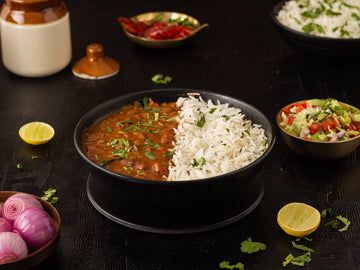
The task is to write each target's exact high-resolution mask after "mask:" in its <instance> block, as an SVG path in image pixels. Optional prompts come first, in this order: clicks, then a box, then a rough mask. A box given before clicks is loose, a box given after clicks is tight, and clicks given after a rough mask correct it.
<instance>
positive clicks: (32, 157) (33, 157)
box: [31, 156, 39, 159]
mask: <svg viewBox="0 0 360 270" xmlns="http://www.w3.org/2000/svg"><path fill="white" fill-rule="evenodd" d="M38 158H39V157H38V156H31V159H38Z"/></svg>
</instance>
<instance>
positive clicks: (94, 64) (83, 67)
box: [72, 43, 120, 80]
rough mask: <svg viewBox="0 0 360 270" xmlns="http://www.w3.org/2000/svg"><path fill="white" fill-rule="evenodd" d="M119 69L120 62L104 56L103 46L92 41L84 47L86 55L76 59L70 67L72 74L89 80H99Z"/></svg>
mask: <svg viewBox="0 0 360 270" xmlns="http://www.w3.org/2000/svg"><path fill="white" fill-rule="evenodd" d="M119 70H120V64H119V63H118V62H117V61H116V60H114V59H112V58H110V57H107V56H105V54H104V47H103V46H102V45H101V44H98V43H92V44H90V45H88V46H87V48H86V57H84V58H82V59H80V60H79V61H77V62H76V63H75V64H74V65H73V68H72V72H73V74H74V75H76V76H78V77H80V78H83V79H89V80H99V79H105V78H109V77H111V76H114V75H115V74H116V73H118V72H119Z"/></svg>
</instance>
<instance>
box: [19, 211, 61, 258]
mask: <svg viewBox="0 0 360 270" xmlns="http://www.w3.org/2000/svg"><path fill="white" fill-rule="evenodd" d="M13 230H14V232H18V233H19V234H20V235H21V237H22V238H23V239H24V240H25V242H26V244H27V247H28V249H29V251H31V252H32V251H35V250H37V249H39V248H41V247H42V246H44V245H45V244H46V243H47V242H49V241H50V240H51V239H52V238H53V237H54V236H55V234H56V228H55V224H54V222H53V221H52V219H51V217H50V215H49V214H48V213H47V212H46V211H45V210H43V209H40V208H28V209H26V210H24V211H23V212H22V213H21V214H20V215H19V216H18V217H17V218H16V219H15V221H14V225H13Z"/></svg>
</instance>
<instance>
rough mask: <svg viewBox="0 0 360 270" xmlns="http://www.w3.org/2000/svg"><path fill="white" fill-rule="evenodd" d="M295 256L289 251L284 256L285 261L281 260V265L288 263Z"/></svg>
mask: <svg viewBox="0 0 360 270" xmlns="http://www.w3.org/2000/svg"><path fill="white" fill-rule="evenodd" d="M294 258H295V257H294V256H293V255H292V254H291V253H290V254H289V255H287V256H286V258H285V261H283V263H282V264H283V266H286V265H288V264H289V263H290V262H291V261H292V260H293V259H294Z"/></svg>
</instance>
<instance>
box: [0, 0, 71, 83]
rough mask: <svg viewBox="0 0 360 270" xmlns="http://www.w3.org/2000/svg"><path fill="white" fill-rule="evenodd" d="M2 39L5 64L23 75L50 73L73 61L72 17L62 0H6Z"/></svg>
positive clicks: (1, 21)
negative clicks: (70, 17)
mask: <svg viewBox="0 0 360 270" xmlns="http://www.w3.org/2000/svg"><path fill="white" fill-rule="evenodd" d="M0 38H1V50H2V60H3V63H4V65H5V67H6V68H7V69H8V70H9V71H11V72H13V73H15V74H18V75H20V76H25V77H43V76H48V75H51V74H54V73H56V72H59V71H60V70H62V69H64V68H65V67H66V66H67V65H68V64H69V63H70V60H71V33H70V19H69V12H68V10H67V8H66V6H65V4H64V2H63V1H61V0H6V1H5V4H4V5H3V6H2V9H1V12H0Z"/></svg>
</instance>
